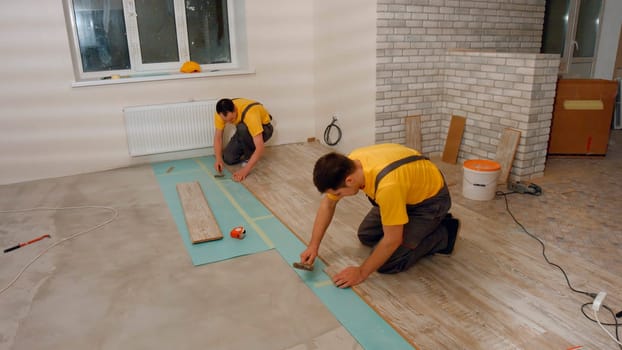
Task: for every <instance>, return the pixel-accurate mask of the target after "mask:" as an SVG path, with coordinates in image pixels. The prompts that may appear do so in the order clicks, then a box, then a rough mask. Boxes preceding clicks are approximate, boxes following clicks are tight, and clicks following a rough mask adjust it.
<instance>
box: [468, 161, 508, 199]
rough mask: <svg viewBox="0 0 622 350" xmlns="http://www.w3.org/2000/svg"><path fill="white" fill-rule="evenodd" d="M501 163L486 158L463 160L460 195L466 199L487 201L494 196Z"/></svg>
mask: <svg viewBox="0 0 622 350" xmlns="http://www.w3.org/2000/svg"><path fill="white" fill-rule="evenodd" d="M500 172H501V165H500V164H499V163H497V162H495V161H492V160H487V159H470V160H467V161H465V162H464V176H463V177H462V179H463V181H462V195H463V196H464V197H465V198H468V199H474V200H478V201H487V200H491V199H493V198H495V192H496V191H497V178H498V177H499V173H500Z"/></svg>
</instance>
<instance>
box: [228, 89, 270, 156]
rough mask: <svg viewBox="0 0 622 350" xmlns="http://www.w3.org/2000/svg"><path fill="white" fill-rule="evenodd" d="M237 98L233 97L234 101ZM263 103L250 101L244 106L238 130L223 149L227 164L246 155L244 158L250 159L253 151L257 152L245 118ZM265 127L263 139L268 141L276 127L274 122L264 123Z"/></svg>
mask: <svg viewBox="0 0 622 350" xmlns="http://www.w3.org/2000/svg"><path fill="white" fill-rule="evenodd" d="M234 100H237V98H234V99H232V101H234ZM257 105H261V103H259V102H253V103H250V104H249V105H248V106H246V107H245V108H244V110H243V111H242V116H241V119H240V122H239V123H238V124H237V125H236V127H235V128H236V130H235V133H234V134H233V136H231V139H230V140H229V143H228V144H227V147H225V149H224V151H223V159H224V161H225V163H227V164H236V163H239V162H240V161H241V160H243V159H242V157H244V160H248V159H249V158H250V157H251V155H252V154H253V152H255V143H254V142H253V137H252V136H251V134H250V132H249V131H248V127H247V126H246V124H244V118H246V113H247V112H248V111H249V110H250V109H251V108H252V107H254V106H257ZM270 120H272V115H270ZM262 127H263V132H262V136H263V140H264V142H265V141H268V140H269V139H270V138H271V137H272V133H273V132H274V128H273V126H272V123H268V124H262Z"/></svg>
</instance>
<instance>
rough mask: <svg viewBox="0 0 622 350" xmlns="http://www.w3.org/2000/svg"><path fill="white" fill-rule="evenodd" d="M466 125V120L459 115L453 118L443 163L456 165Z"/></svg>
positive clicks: (448, 132)
mask: <svg viewBox="0 0 622 350" xmlns="http://www.w3.org/2000/svg"><path fill="white" fill-rule="evenodd" d="M465 125H466V118H465V117H460V116H457V115H452V116H451V122H450V123H449V131H447V140H446V141H445V149H444V150H443V157H442V159H443V162H447V163H450V164H456V161H457V160H458V153H459V152H460V143H462V133H463V132H464V126H465Z"/></svg>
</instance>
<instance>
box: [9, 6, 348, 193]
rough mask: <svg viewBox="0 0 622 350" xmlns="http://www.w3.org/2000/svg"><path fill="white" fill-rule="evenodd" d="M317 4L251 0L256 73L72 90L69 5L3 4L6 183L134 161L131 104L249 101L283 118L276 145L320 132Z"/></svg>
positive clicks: (251, 45) (251, 48)
mask: <svg viewBox="0 0 622 350" xmlns="http://www.w3.org/2000/svg"><path fill="white" fill-rule="evenodd" d="M312 6H313V4H312V2H304V1H303V2H283V1H276V0H267V1H266V0H264V1H247V2H246V14H247V31H248V33H247V36H248V42H249V60H250V63H251V66H252V67H253V68H254V69H255V71H256V74H252V75H240V76H228V77H210V78H197V79H181V80H169V81H159V82H141V83H130V84H119V85H108V86H92V87H78V88H72V87H71V83H72V82H73V79H74V77H73V73H72V63H71V58H70V52H69V44H68V39H67V31H66V27H65V16H64V13H63V7H62V2H61V1H38V0H25V1H19V2H15V1H3V2H1V3H0V28H1V29H2V30H1V31H0V52H2V54H1V55H0V76H1V77H2V80H0V184H6V183H14V182H21V181H27V180H33V179H41V178H50V177H58V176H64V175H71V174H77V173H84V172H91V171H99V170H104V169H111V168H117V167H124V166H127V165H131V164H132V163H133V162H135V161H133V160H132V159H131V157H129V155H128V150H127V145H126V136H125V128H124V124H123V114H122V109H123V107H125V106H133V105H144V104H156V103H168V102H180V101H188V100H191V99H194V100H204V99H218V98H220V97H235V96H242V97H248V98H253V99H257V100H259V101H261V102H263V103H264V104H265V105H266V107H267V108H268V109H269V110H270V112H271V113H272V114H273V116H274V117H275V119H277V127H278V130H276V131H275V135H274V140H273V141H271V142H272V144H284V143H291V142H301V141H306V139H307V137H309V136H315V134H314V133H315V130H316V127H315V120H314V89H313V74H314V72H313V70H314V66H313V55H314V53H313V50H314V47H313V44H314V43H313V8H312ZM339 89H341V88H339ZM207 152H208V150H206V153H207Z"/></svg>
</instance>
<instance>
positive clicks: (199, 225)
mask: <svg viewBox="0 0 622 350" xmlns="http://www.w3.org/2000/svg"><path fill="white" fill-rule="evenodd" d="M177 194H179V200H180V201H181V206H182V208H183V209H184V217H185V219H186V225H187V226H188V233H189V234H190V240H191V241H192V243H193V244H194V243H201V242H208V241H214V240H218V239H222V232H221V231H220V228H219V227H218V224H217V223H216V219H215V218H214V213H212V209H210V207H209V205H208V204H207V200H206V199H205V195H204V194H203V190H202V189H201V184H199V183H198V182H196V181H195V182H184V183H179V184H177Z"/></svg>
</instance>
